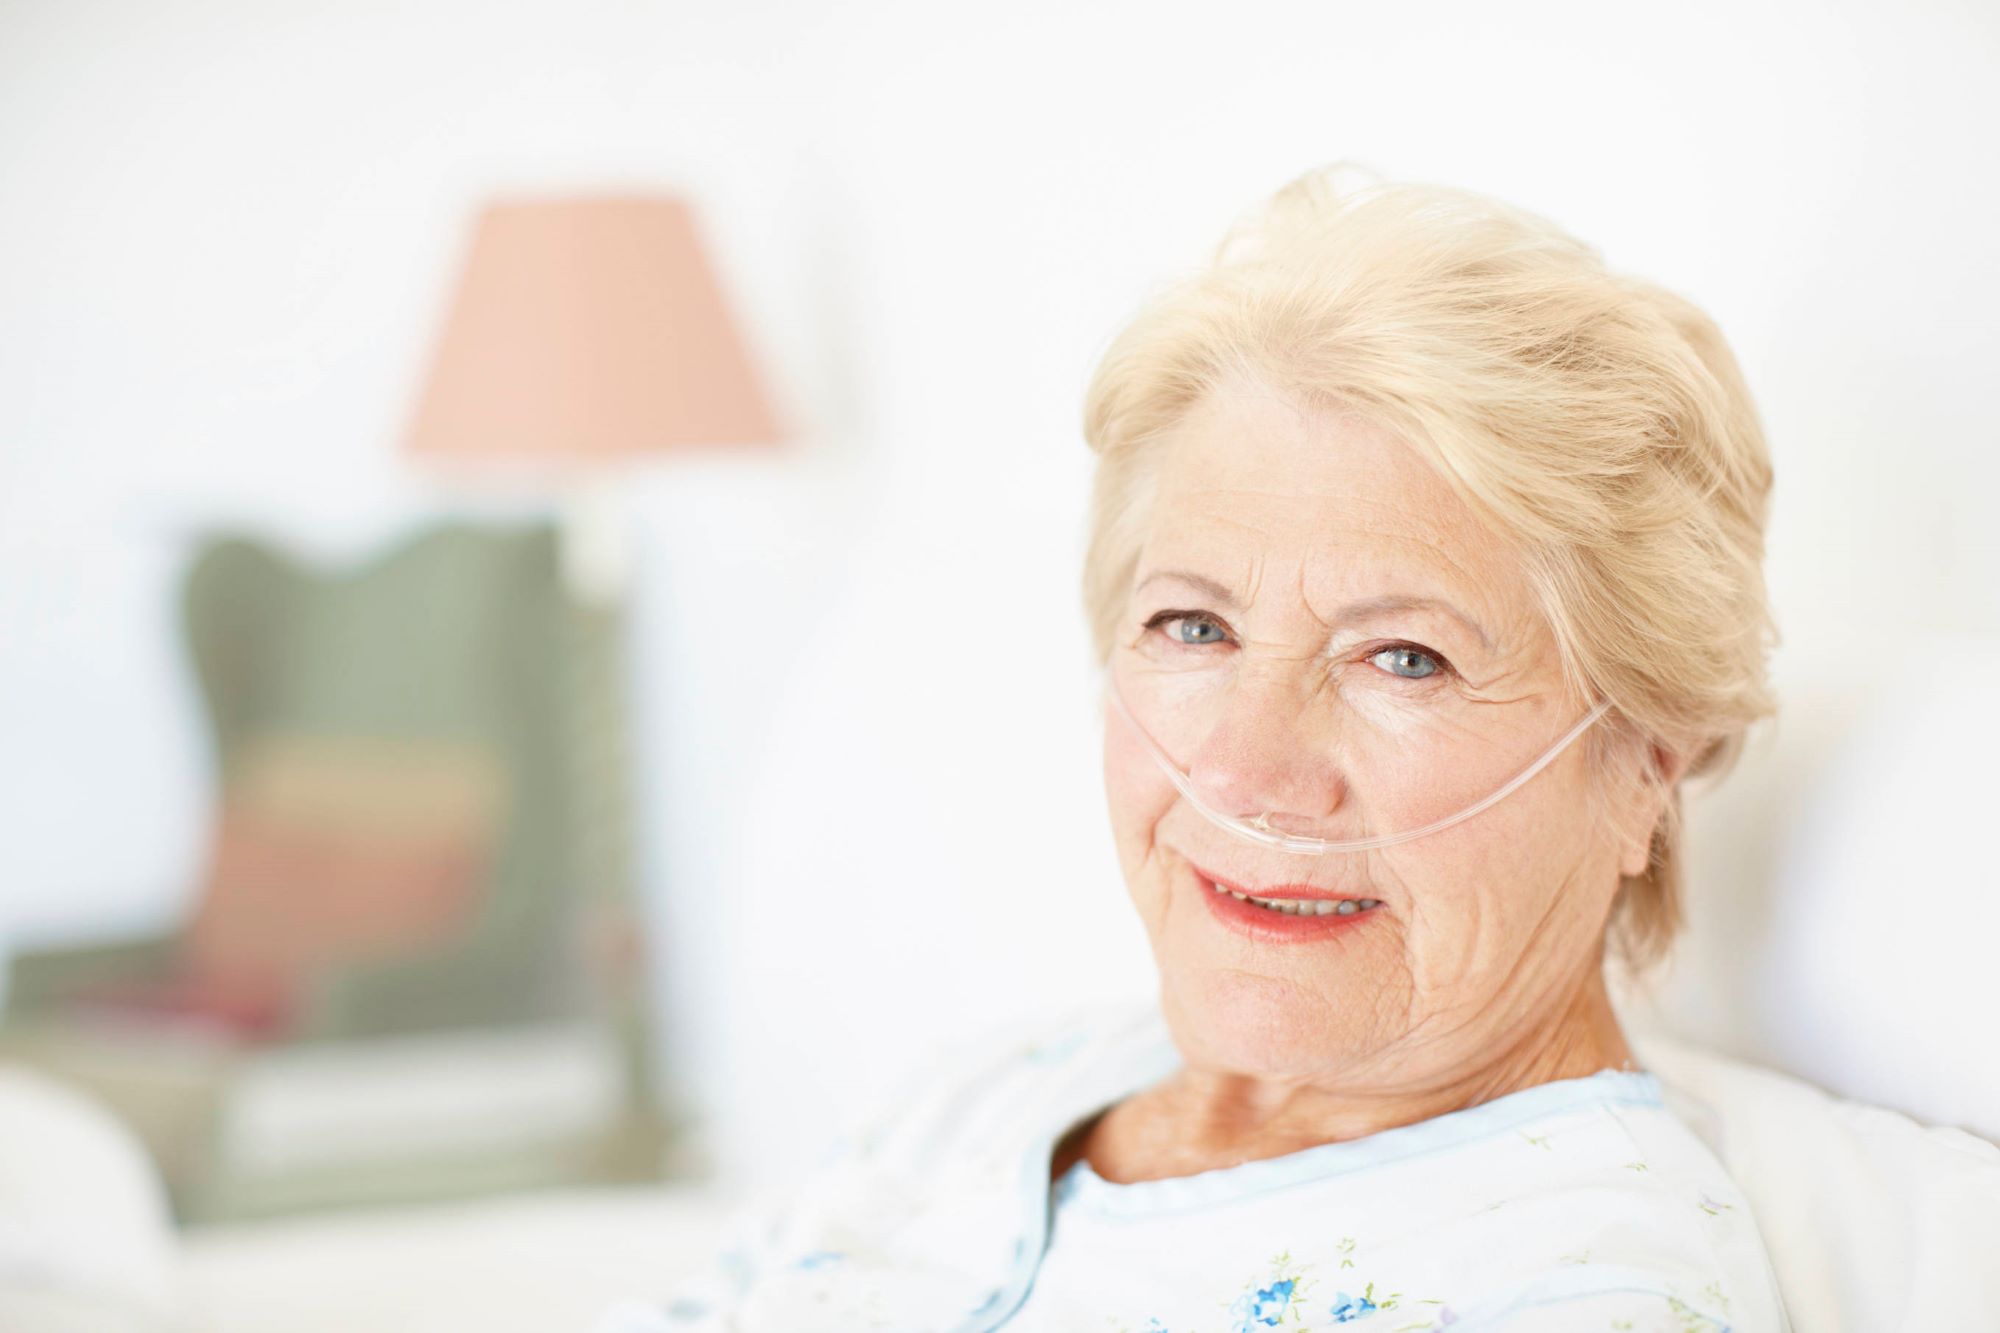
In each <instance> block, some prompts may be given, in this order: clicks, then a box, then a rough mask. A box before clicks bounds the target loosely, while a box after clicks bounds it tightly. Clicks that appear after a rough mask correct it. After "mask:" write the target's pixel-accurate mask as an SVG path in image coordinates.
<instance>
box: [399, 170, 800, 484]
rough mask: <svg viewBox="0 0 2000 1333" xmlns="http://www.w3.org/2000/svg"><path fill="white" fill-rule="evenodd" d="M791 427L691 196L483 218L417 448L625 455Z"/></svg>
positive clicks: (558, 204) (467, 453)
mask: <svg viewBox="0 0 2000 1333" xmlns="http://www.w3.org/2000/svg"><path fill="white" fill-rule="evenodd" d="M781 435H782V432H781V431H780V430H779V427H778V424H777V422H776V420H775V418H774V417H773V415H772V412H771V409H770V405H769V404H768V402H767V401H766V399H765V397H764V394H763V391H762V388H761V387H760V385H759V383H758V380H757V375H756V372H755V371H754V370H753V368H752V367H751V364H750V358H749V356H748V354H747V352H746V351H745V348H744V346H743V340H742V339H741V337H740V336H739V335H738V333H737V330H736V326H735V324H734V323H733V322H732V321H731V319H730V317H729V311H728V308H727V306H726V304H725V303H724V301H723V297H722V291H721V288H720V287H719V286H718V285H717V283H716V280H715V274H714V272H713V271H712V270H711V269H710V267H709V264H708V261H707V259H706V258H705V257H704V256H703V254H702V250H701V243H700V240H699V238H698V237H697V236H696V235H695V229H694V222H693V219H692V218H691V217H690V216H689V213H688V209H687V207H686V205H685V204H683V203H682V202H681V201H680V200H678V199H673V198H664V197H651V198H648V197H609V198H562V199H545V200H544V199H536V200H516V201H508V202H499V203H494V204H490V205H489V206H488V207H487V208H486V209H485V211H484V212H483V213H482V214H481V216H480V219H479V225H478V229H477V231H476V233H475V234H474V237H473V241H472V250H471V253H470V255H469V256H468V258H467V260H466V263H465V267H464V269H463V270H462V272H461V274H460V277H459V283H458V291H457V294H456V296H455V297H454V298H453V301H452V305H451V312H450V315H449V317H448V318H447V320H446V322H445V325H444V331H443V334H442V335H441V336H440V337H439V339H438V343H437V348H436V352H435V354H434V356H433V359H432V362H431V369H430V375H429V378H428V380H427V381H426V384H425V387H424V392H423V397H422V399H421V401H420V402H419V405H418V408H417V411H416V414H415V417H414V419H413V421H412V423H411V426H410V430H409V433H408V435H407V436H406V438H405V441H404V448H405V449H407V450H408V451H410V452H412V453H416V454H423V455H426V456H431V457H440V458H465V459H481V460H483V459H520V460H524V461H535V460H539V461H542V462H546V463H552V464H590V463H594V462H613V461H617V460H619V459H621V458H624V457H626V456H628V455H633V454H641V453H651V452H654V451H657V450H662V449H678V448H683V447H688V446H730V445H755V444H772V443H776V442H777V441H778V440H779V439H780V438H781Z"/></svg>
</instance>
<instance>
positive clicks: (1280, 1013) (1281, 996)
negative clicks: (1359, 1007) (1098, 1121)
mask: <svg viewBox="0 0 2000 1333" xmlns="http://www.w3.org/2000/svg"><path fill="white" fill-rule="evenodd" d="M1160 1001H1161V1003H1160V1008H1161V1012H1162V1013H1163V1015H1164V1016H1165V1018H1166V1021H1167V1026H1168V1029H1169V1030H1170V1031H1171V1032H1172V1034H1173V1037H1174V1041H1175V1044H1176V1045H1177V1046H1179V1048H1180V1050H1181V1053H1182V1055H1183V1056H1184V1057H1185V1058H1186V1059H1187V1060H1188V1062H1189V1063H1191V1064H1200V1065H1202V1066H1203V1067H1206V1068H1210V1069H1218V1070H1221V1069H1226V1070H1230V1071H1233V1072H1235V1073H1240V1074H1245V1075H1250V1076H1253V1077H1258V1078H1285V1077H1291V1076H1298V1075H1305V1074H1324V1073H1325V1071H1327V1070H1328V1069H1330V1068H1339V1067H1341V1066H1343V1065H1346V1064H1348V1063H1350V1062H1351V1061H1352V1060H1353V1059H1354V1058H1355V1057H1356V1056H1358V1055H1359V1054H1361V1052H1362V1048H1363V1046H1364V1044H1365V1023H1366V1020H1367V1019H1368V1018H1369V1017H1372V1015H1365V1014H1362V1013H1359V1012H1357V1011H1356V1010H1355V1009H1354V1008H1352V1007H1349V1006H1347V1005H1343V1004H1341V1003H1340V1002H1339V1001H1338V1000H1337V999H1336V998H1335V997H1333V996H1330V995H1322V994H1306V993H1302V992H1301V991H1300V990H1299V988H1298V987H1297V986H1295V985H1292V984H1290V983H1288V982H1286V981H1284V980H1283V979H1281V978H1278V977H1271V976H1259V975H1256V974H1254V973H1249V972H1237V971H1214V970H1210V971H1203V972H1201V973H1199V974H1196V975H1191V976H1181V977H1173V978H1166V979H1163V984H1162V986H1161V988H1160Z"/></svg>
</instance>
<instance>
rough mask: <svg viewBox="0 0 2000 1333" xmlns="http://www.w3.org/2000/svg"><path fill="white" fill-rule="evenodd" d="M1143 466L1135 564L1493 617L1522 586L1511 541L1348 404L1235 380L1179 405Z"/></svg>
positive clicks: (1510, 605)
mask: <svg viewBox="0 0 2000 1333" xmlns="http://www.w3.org/2000/svg"><path fill="white" fill-rule="evenodd" d="M1156 467H1157V469H1158V470H1157V472H1156V473H1155V483H1156V489H1155V492H1154V498H1153V504H1152V509H1151V515H1150V520H1151V521H1150V523H1149V525H1148V533H1147V539H1146V545H1145V553H1144V560H1143V563H1144V564H1146V565H1148V566H1155V567H1157V566H1160V565H1163V564H1167V563H1171V562H1173V561H1175V560H1194V561H1201V562H1203V563H1204V564H1206V566H1207V568H1206V570H1205V572H1206V573H1208V574H1210V575H1212V576H1214V577H1216V578H1219V579H1222V580H1225V581H1227V582H1229V583H1231V584H1232V585H1233V586H1237V587H1246V586H1247V587H1252V588H1254V587H1255V586H1256V585H1258V584H1260V583H1266V582H1268V581H1269V580H1270V579H1272V578H1273V577H1274V576H1281V573H1282V571H1286V570H1291V569H1294V568H1296V570H1297V577H1298V580H1299V582H1300V584H1301V585H1302V586H1304V587H1305V588H1306V589H1307V590H1308V592H1310V590H1311V589H1312V588H1313V587H1323V588H1325V589H1326V591H1327V592H1328V594H1329V595H1350V594H1355V593H1359V592H1368V591H1372V592H1395V593H1405V594H1413V595H1447V596H1451V597H1454V598H1458V599H1462V601H1463V602H1465V603H1471V604H1472V606H1468V608H1467V609H1469V610H1470V609H1473V607H1474V606H1476V607H1478V608H1479V609H1481V610H1489V611H1493V612H1499V613H1501V615H1502V617H1503V618H1505V615H1506V613H1507V612H1510V611H1513V610H1516V609H1518V608H1519V607H1520V605H1521V600H1522V599H1524V598H1526V596H1527V593H1528V590H1527V586H1526V583H1525V579H1524V577H1523V574H1522V571H1521V569H1520V567H1519V562H1518V560H1517V559H1516V558H1515V556H1514V553H1513V551H1512V548H1511V546H1510V545H1509V544H1508V543H1507V542H1506V541H1505V540H1504V539H1503V538H1502V537H1501V536H1500V535H1499V534H1497V533H1495V532H1494V531H1493V530H1492V529H1490V528H1489V527H1487V526H1486V525H1485V524H1483V523H1482V522H1481V521H1480V520H1479V518H1478V516H1477V515H1476V514H1475V513H1474V512H1473V511H1472V509H1471V507H1470V506H1468V505H1467V504H1466V503H1465V501H1464V500H1463V499H1461V498H1460V497H1459V495H1458V493H1457V492H1456V491H1454V490H1453V489H1452V487H1451V485H1450V483H1448V482H1447V481H1445V479H1444V478H1443V477H1442V476H1441V475H1439V473H1438V472H1437V470H1436V468H1435V467H1433V466H1432V464H1431V463H1430V462H1429V460H1428V459H1426V458H1425V457H1424V456H1423V455H1421V454H1420V453H1418V451H1417V450H1416V449H1415V448H1413V447H1411V446H1410V445H1408V444H1406V443H1404V442H1403V441H1401V440H1400V439H1398V438H1396V436H1394V435H1393V434H1391V433H1390V432H1389V431H1387V430H1386V429H1384V428H1382V427H1380V426H1377V425H1375V424H1373V423H1371V422H1369V421H1367V420H1366V419H1365V418H1362V417H1360V416H1357V415H1355V414H1353V413H1347V412H1341V411H1338V410H1335V409H1332V408H1328V407H1315V406H1311V405H1306V404H1302V403H1300V402H1299V401H1297V400H1296V399H1294V398H1291V397H1290V396H1287V395H1283V394H1281V393H1279V392H1277V391H1276V390H1273V389H1269V388H1266V387H1264V386H1262V385H1260V384H1258V383H1256V382H1255V381H1248V380H1245V381H1238V382H1235V383H1233V384H1230V385H1227V386H1224V387H1221V388H1218V389H1217V390H1215V391H1214V392H1212V393H1210V394H1208V395H1206V396H1205V397H1203V398H1202V399H1201V400H1200V401H1199V402H1198V403H1197V404H1196V405H1195V406H1194V407H1193V408H1192V409H1190V411H1189V412H1188V413H1187V414H1186V415H1185V416H1184V417H1183V418H1182V419H1181V420H1180V422H1179V423H1178V424H1177V425H1176V427H1175V428H1174V429H1173V430H1172V431H1171V432H1169V433H1168V435H1167V436H1166V437H1165V438H1164V439H1163V440H1162V441H1161V455H1160V456H1159V458H1158V459H1157V460H1156ZM1390 585H1394V586H1393V587H1392V586H1390ZM1314 600H1317V599H1316V598H1315V599H1314Z"/></svg>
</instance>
